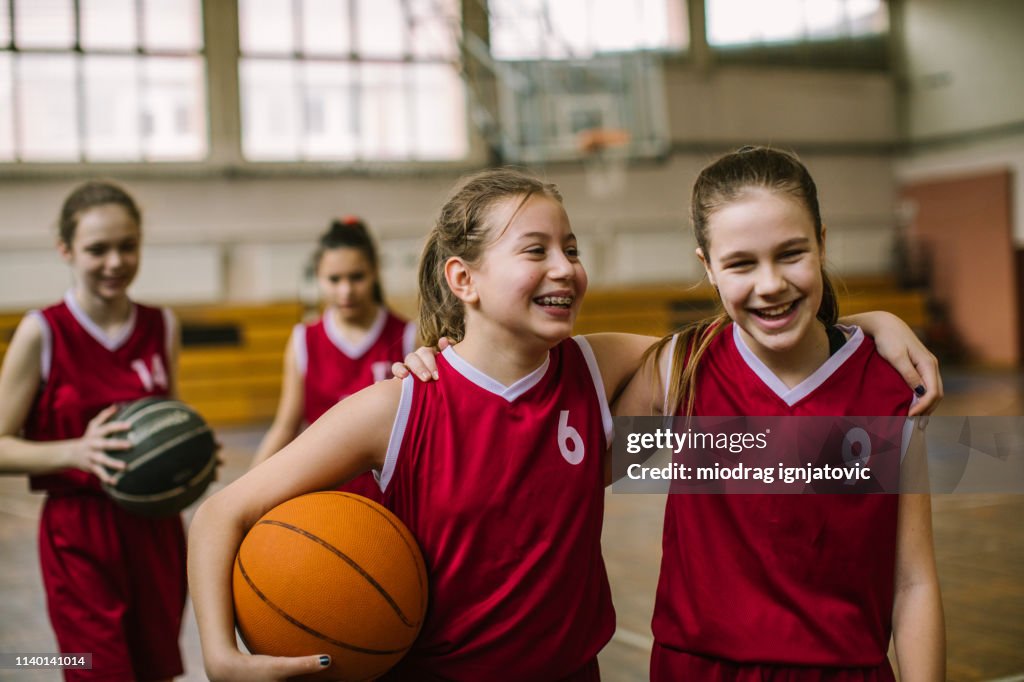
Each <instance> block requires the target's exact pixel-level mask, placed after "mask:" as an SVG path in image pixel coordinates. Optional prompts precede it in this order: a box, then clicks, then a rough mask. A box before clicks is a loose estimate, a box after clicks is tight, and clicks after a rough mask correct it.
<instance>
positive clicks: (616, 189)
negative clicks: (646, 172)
mask: <svg viewBox="0 0 1024 682" xmlns="http://www.w3.org/2000/svg"><path fill="white" fill-rule="evenodd" d="M629 141H630V134H629V131H628V130H623V129H622V128H587V129H586V130H581V131H580V132H579V133H577V134H576V148H577V149H578V150H579V152H580V158H581V159H582V160H583V170H584V172H586V174H587V191H588V192H589V193H590V196H591V197H593V198H595V199H604V198H610V197H617V196H620V195H621V194H622V191H623V190H624V189H625V187H626V164H627V162H628V161H629Z"/></svg>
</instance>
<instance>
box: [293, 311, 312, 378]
mask: <svg viewBox="0 0 1024 682" xmlns="http://www.w3.org/2000/svg"><path fill="white" fill-rule="evenodd" d="M306 334H307V331H306V325H304V324H302V323H301V322H300V323H299V324H297V325H295V326H294V327H292V335H291V338H289V339H288V343H290V344H291V345H292V352H293V353H295V366H296V367H298V368H299V374H301V375H302V376H306V370H307V368H308V367H309V352H308V351H307V350H306Z"/></svg>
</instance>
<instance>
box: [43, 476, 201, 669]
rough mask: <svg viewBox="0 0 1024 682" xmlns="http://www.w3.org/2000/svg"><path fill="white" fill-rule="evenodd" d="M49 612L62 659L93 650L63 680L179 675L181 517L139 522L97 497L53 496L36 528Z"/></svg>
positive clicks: (182, 563)
mask: <svg viewBox="0 0 1024 682" xmlns="http://www.w3.org/2000/svg"><path fill="white" fill-rule="evenodd" d="M39 563H40V567H41V568H42V573H43V584H44V585H45V587H46V601H47V609H48V611H49V613H50V622H51V623H52V625H53V629H54V632H55V633H56V635H57V643H58V645H59V647H60V650H61V652H62V653H91V654H92V670H68V671H66V672H65V678H66V679H67V680H118V681H119V682H124V681H125V680H140V681H141V680H160V679H167V678H171V677H174V676H176V675H180V674H181V673H182V672H183V670H184V669H183V666H182V663H181V652H180V650H179V649H178V636H179V634H180V631H181V618H182V614H183V611H184V607H185V593H186V580H185V533H184V531H183V529H182V525H181V518H180V517H178V516H174V517H171V518H166V519H145V518H142V517H139V516H133V515H132V514H130V513H128V512H126V511H124V510H122V509H121V508H120V507H118V506H116V505H115V504H114V503H113V502H112V501H110V500H109V499H108V498H107V497H104V496H102V495H98V494H95V493H83V494H80V495H78V494H72V495H54V496H50V497H48V498H47V500H46V504H45V505H44V507H43V514H42V519H41V521H40V526H39Z"/></svg>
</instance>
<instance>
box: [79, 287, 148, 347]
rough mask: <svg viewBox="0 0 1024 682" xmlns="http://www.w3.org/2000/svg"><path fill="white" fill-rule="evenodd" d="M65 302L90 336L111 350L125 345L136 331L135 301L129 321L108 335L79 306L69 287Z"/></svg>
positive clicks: (136, 309)
mask: <svg viewBox="0 0 1024 682" xmlns="http://www.w3.org/2000/svg"><path fill="white" fill-rule="evenodd" d="M64 303H66V304H67V306H68V310H70V311H71V314H72V316H74V318H75V320H76V321H77V322H78V324H80V325H81V326H82V329H84V330H85V331H86V332H87V333H88V334H89V336H91V337H92V338H94V339H96V342H97V343H99V344H100V345H101V346H103V347H104V348H106V349H107V350H109V351H115V350H117V349H118V348H120V347H121V346H123V345H124V344H125V342H126V341H128V339H129V338H130V337H131V335H132V332H133V331H135V321H136V318H137V317H138V307H137V306H136V305H135V303H134V302H133V303H132V304H131V306H132V309H131V312H130V313H129V315H128V323H127V324H126V325H125V326H124V327H122V328H121V331H119V332H118V333H117V334H116V335H114V336H107V334H106V333H105V332H104V331H103V330H102V329H100V328H99V325H97V324H96V323H95V322H93V321H92V318H91V317H89V316H88V315H86V314H85V311H84V310H82V309H81V308H80V307H79V305H78V301H76V300H75V292H74V290H71V289H69V290H68V292H67V293H66V294H64Z"/></svg>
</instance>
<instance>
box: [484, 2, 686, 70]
mask: <svg viewBox="0 0 1024 682" xmlns="http://www.w3.org/2000/svg"><path fill="white" fill-rule="evenodd" d="M487 5H488V8H489V14H490V16H489V19H490V32H491V53H492V54H493V55H494V57H495V58H496V59H501V60H513V59H524V60H532V59H572V58H585V57H591V56H594V55H599V54H605V53H611V52H635V51H639V50H664V51H672V52H678V51H681V50H684V49H685V48H686V46H687V44H688V29H687V26H688V22H687V15H686V1H685V0H630V1H629V2H624V1H623V0H488V3H487Z"/></svg>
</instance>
